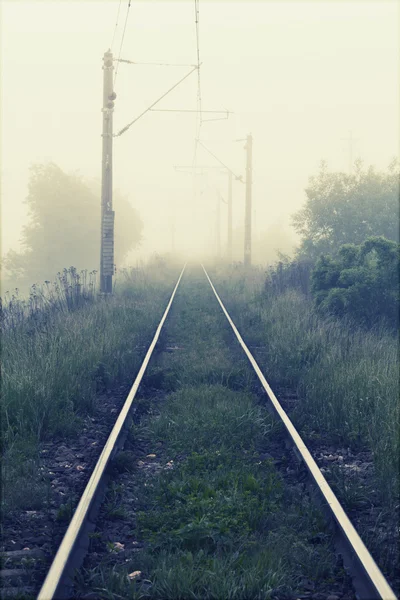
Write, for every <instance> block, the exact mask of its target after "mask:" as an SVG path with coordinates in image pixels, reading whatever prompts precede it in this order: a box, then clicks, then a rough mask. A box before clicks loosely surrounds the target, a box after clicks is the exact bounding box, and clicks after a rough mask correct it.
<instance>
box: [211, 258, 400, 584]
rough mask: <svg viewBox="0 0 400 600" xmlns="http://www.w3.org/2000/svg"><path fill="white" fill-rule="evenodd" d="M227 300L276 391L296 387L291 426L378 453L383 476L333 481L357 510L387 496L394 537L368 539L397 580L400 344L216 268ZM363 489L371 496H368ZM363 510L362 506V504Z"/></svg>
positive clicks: (253, 274) (364, 529)
mask: <svg viewBox="0 0 400 600" xmlns="http://www.w3.org/2000/svg"><path fill="white" fill-rule="evenodd" d="M210 276H211V279H212V280H213V283H214V285H215V286H216V289H217V291H218V293H219V294H220V295H221V298H222V300H223V302H224V303H225V305H226V307H227V309H228V311H230V314H231V316H232V318H233V320H234V321H235V323H236V325H237V327H238V329H239V331H240V332H241V333H242V335H243V337H244V340H245V342H246V343H248V344H249V345H251V346H258V347H260V348H259V349H258V350H257V349H256V350H255V351H254V354H255V356H256V359H257V361H258V363H259V365H260V367H261V369H262V371H263V372H264V374H265V376H266V378H267V380H268V381H269V382H270V384H271V386H272V389H274V390H275V391H278V390H279V388H281V387H285V388H291V389H292V390H294V391H297V392H298V395H299V398H300V400H299V402H298V404H297V408H296V407H295V408H294V409H293V412H292V413H291V419H292V420H293V421H294V424H295V425H296V427H297V428H298V429H299V430H300V433H301V434H302V435H303V436H305V439H307V438H309V439H310V440H311V439H314V440H317V439H319V440H320V441H321V443H322V444H324V443H325V444H328V445H332V446H336V447H338V448H340V447H341V446H342V447H343V446H348V447H350V448H352V449H353V451H355V452H357V451H359V450H360V449H367V450H369V451H371V452H372V455H373V461H374V476H373V478H372V479H371V480H370V481H367V482H364V483H360V482H352V481H349V477H346V478H343V477H338V476H337V474H335V473H332V474H331V475H330V476H329V477H328V479H329V481H330V482H331V483H332V485H333V487H334V489H335V491H336V493H337V494H338V496H339V499H340V500H341V501H342V502H343V503H344V506H345V508H348V509H349V510H351V509H353V508H357V506H358V507H360V506H361V504H362V503H363V502H364V504H365V503H367V504H368V502H370V506H372V505H373V504H374V501H375V500H374V499H375V498H376V497H378V499H379V501H380V503H381V506H382V511H381V514H380V515H379V519H381V518H383V519H384V522H385V523H386V529H387V530H388V531H389V530H390V531H391V532H392V534H393V535H392V534H391V537H390V539H387V538H386V537H385V535H383V534H382V533H381V532H380V530H379V529H380V521H379V519H378V521H379V522H377V524H376V532H375V533H373V534H371V526H370V524H369V523H368V522H367V523H366V524H365V526H364V525H363V524H361V526H360V527H361V529H360V533H361V535H362V537H363V538H364V539H365V542H366V543H367V545H368V547H369V548H370V550H371V552H372V553H373V555H374V557H375V559H376V560H377V561H378V563H379V564H380V566H381V568H383V569H386V572H387V573H389V574H390V573H391V574H392V576H394V569H395V563H396V561H397V558H396V557H398V545H397V544H398V540H397V538H396V534H395V532H396V531H397V525H398V523H397V524H396V522H397V516H396V515H397V512H396V511H398V499H399V456H400V447H399V430H400V429H399V403H398V400H399V354H398V338H396V336H395V335H393V333H392V332H391V331H388V330H386V329H385V328H383V327H381V328H379V327H376V328H374V329H371V330H365V329H360V328H358V327H357V326H355V325H354V324H353V323H351V322H350V321H347V322H346V321H343V320H341V321H339V320H335V319H333V318H330V319H329V318H321V317H319V316H318V315H316V314H315V312H314V310H313V307H312V304H311V301H309V300H307V299H306V298H305V297H304V296H303V295H301V294H300V293H299V292H296V291H294V290H289V291H286V292H285V293H283V294H281V295H279V294H271V293H268V290H267V289H266V288H265V287H264V280H265V276H264V274H263V273H262V272H260V271H257V270H254V271H250V273H249V274H245V273H244V272H243V271H242V270H240V269H236V270H235V269H232V270H231V272H230V273H229V272H227V271H226V270H225V271H224V272H222V271H220V272H218V271H217V270H214V272H211V274H210ZM361 488H362V489H361ZM360 503H361V504H360Z"/></svg>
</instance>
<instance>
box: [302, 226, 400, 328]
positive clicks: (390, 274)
mask: <svg viewBox="0 0 400 600" xmlns="http://www.w3.org/2000/svg"><path fill="white" fill-rule="evenodd" d="M399 249H400V245H399V244H398V243H396V242H394V241H392V240H387V239H385V238H383V237H371V238H368V239H367V240H366V241H365V242H364V243H363V244H360V245H358V246H356V245H355V244H345V245H343V246H342V247H341V248H340V250H339V252H338V254H337V255H336V257H331V256H321V257H320V258H319V260H318V261H317V264H316V267H315V269H314V271H313V273H312V277H311V279H312V293H313V296H314V300H315V305H316V308H317V310H318V311H320V312H329V313H331V314H334V315H336V316H339V317H342V316H344V315H348V316H350V317H352V318H353V319H355V320H356V321H358V322H359V323H362V324H365V325H373V324H374V323H375V322H377V321H378V320H379V319H384V320H385V321H386V322H387V323H390V324H392V325H393V326H395V327H397V323H398V317H399Z"/></svg>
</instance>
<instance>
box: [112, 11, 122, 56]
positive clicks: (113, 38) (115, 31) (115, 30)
mask: <svg viewBox="0 0 400 600" xmlns="http://www.w3.org/2000/svg"><path fill="white" fill-rule="evenodd" d="M121 2H122V0H119V4H118V12H117V20H116V23H115V28H114V34H113V37H112V41H111V46H110V48H111V51H112V49H113V45H114V40H115V34H116V33H117V29H118V21H119V13H120V10H121Z"/></svg>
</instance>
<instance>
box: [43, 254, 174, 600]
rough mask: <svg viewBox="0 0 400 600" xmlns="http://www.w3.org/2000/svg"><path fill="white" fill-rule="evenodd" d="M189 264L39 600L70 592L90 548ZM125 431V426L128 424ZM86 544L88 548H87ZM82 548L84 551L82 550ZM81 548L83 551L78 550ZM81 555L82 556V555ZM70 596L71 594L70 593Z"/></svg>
mask: <svg viewBox="0 0 400 600" xmlns="http://www.w3.org/2000/svg"><path fill="white" fill-rule="evenodd" d="M185 268H186V264H185V265H184V267H183V269H182V271H181V274H180V275H179V278H178V281H177V283H176V285H175V288H174V291H173V292H172V294H171V297H170V300H169V302H168V305H167V308H166V309H165V312H164V314H163V316H162V319H161V321H160V323H159V325H158V327H157V330H156V332H155V334H154V338H153V341H152V342H151V344H150V346H149V349H148V350H147V353H146V356H145V358H144V361H143V363H142V366H141V367H140V370H139V373H138V374H137V376H136V379H135V381H134V383H133V385H132V387H131V389H130V392H129V394H128V396H127V398H126V400H125V402H124V405H123V407H122V409H121V412H120V413H119V415H118V418H117V420H116V422H115V425H114V427H113V429H112V431H111V433H110V435H109V437H108V439H107V442H106V444H105V446H104V448H103V451H102V453H101V455H100V457H99V459H98V461H97V463H96V466H95V467H94V470H93V473H92V475H91V477H90V479H89V482H88V484H87V485H86V488H85V490H84V492H83V494H82V496H81V499H80V501H79V504H78V506H77V508H76V511H75V513H74V515H73V517H72V519H71V522H70V524H69V526H68V529H67V531H66V533H65V535H64V538H63V540H62V542H61V544H60V547H59V549H58V551H57V554H56V556H55V558H54V560H53V562H52V564H51V567H50V569H49V572H48V574H47V576H46V579H45V581H44V583H43V585H42V588H41V590H40V592H39V596H38V599H37V600H52V599H53V598H54V599H56V598H57V599H59V598H64V597H65V595H66V594H67V593H68V588H69V587H70V586H71V585H72V576H73V570H74V569H76V568H77V567H78V566H80V564H81V562H82V560H83V557H84V554H85V553H86V549H87V545H88V544H87V540H85V539H84V538H85V536H87V533H88V531H89V530H91V529H93V527H94V523H93V511H96V510H97V509H98V507H99V504H100V500H101V498H100V499H99V492H100V491H101V487H102V483H103V481H104V476H105V474H106V468H107V465H108V463H109V461H110V459H111V458H112V457H113V455H114V454H115V452H116V450H117V449H118V443H119V442H120V440H121V438H122V437H123V430H124V425H125V424H126V422H127V417H128V415H129V412H130V409H131V407H132V402H133V400H134V398H135V396H136V393H137V391H138V388H139V385H140V383H141V381H142V378H143V375H144V373H145V371H146V368H147V365H148V364H149V361H150V358H151V356H152V353H153V350H154V348H155V345H156V343H157V341H158V338H159V337H160V333H161V329H162V327H163V325H164V323H165V320H166V318H167V316H168V313H169V310H170V308H171V305H172V302H173V300H174V297H175V294H176V291H177V289H178V286H179V284H180V281H181V279H182V276H183V273H184V271H185ZM125 433H127V431H126V427H125ZM85 545H86V547H85ZM82 548H83V551H82ZM79 550H81V552H79ZM79 554H80V556H79ZM67 597H70V596H67Z"/></svg>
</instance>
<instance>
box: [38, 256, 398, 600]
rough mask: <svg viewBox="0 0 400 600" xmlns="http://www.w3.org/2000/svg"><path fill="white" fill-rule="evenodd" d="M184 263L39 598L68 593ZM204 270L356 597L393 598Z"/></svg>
mask: <svg viewBox="0 0 400 600" xmlns="http://www.w3.org/2000/svg"><path fill="white" fill-rule="evenodd" d="M185 267H186V265H185V266H184V267H183V269H182V272H181V273H180V276H179V278H178V281H177V283H176V285H175V288H174V290H173V292H172V295H171V297H170V300H169V302H168V305H167V307H166V309H165V312H164V314H163V316H162V319H161V321H160V323H159V325H158V327H157V330H156V333H155V335H154V338H153V341H152V342H151V344H150V347H149V349H148V351H147V353H146V356H145V358H144V361H143V363H142V366H141V368H140V370H139V373H138V375H137V377H136V379H135V381H134V383H133V385H132V387H131V389H130V392H129V394H128V396H127V398H126V400H125V402H124V404H123V407H122V409H121V411H120V413H119V416H118V418H117V420H116V422H115V425H114V427H113V429H112V431H111V433H110V435H109V437H108V439H107V442H106V444H105V446H104V448H103V450H102V452H101V455H100V457H99V458H98V460H97V463H96V466H95V468H94V470H93V473H92V475H91V477H90V480H89V482H88V484H87V486H86V488H85V490H84V492H83V494H82V496H81V499H80V501H79V504H78V506H77V508H76V510H75V513H74V515H73V517H72V519H71V522H70V524H69V527H68V529H67V531H66V533H65V535H64V538H63V540H62V542H61V544H60V547H59V549H58V551H57V554H56V556H55V558H54V561H53V563H52V565H51V567H50V570H49V572H48V574H47V577H46V579H45V581H44V583H43V586H42V589H41V591H40V593H39V596H38V600H52V599H59V598H68V597H69V590H70V588H71V586H72V578H73V574H74V570H75V569H76V568H78V567H79V566H80V565H81V563H82V561H83V559H84V557H85V554H86V552H87V549H88V545H89V533H90V532H91V531H93V529H94V527H95V519H96V516H97V513H98V510H99V507H100V504H101V501H102V498H103V495H104V491H105V488H106V484H107V465H108V464H109V462H110V460H111V459H112V458H113V457H114V456H115V454H116V453H117V452H118V451H119V450H120V449H121V448H122V447H123V445H124V442H125V440H126V436H127V432H128V429H129V426H130V423H131V416H130V411H131V407H132V403H133V400H134V399H135V396H136V393H137V391H138V389H139V386H140V383H141V381H142V379H143V376H144V374H145V371H146V369H147V366H148V364H149V362H150V359H151V356H152V353H153V350H154V348H155V346H156V344H157V341H158V339H159V336H160V333H161V330H162V328H163V326H164V323H165V321H166V319H167V317H168V314H169V311H170V308H171V306H172V303H173V301H174V298H175V294H176V292H177V289H178V287H179V284H180V282H181V279H182V277H183V274H184V271H185ZM203 270H204V274H205V276H206V278H207V280H208V282H209V284H210V286H211V288H212V290H213V292H214V295H215V297H216V299H217V301H218V303H219V305H220V307H221V309H222V311H223V313H224V314H225V316H226V318H227V320H228V322H229V324H230V326H231V328H232V330H233V332H234V334H235V336H236V338H237V340H238V342H239V344H240V345H241V347H242V349H243V351H244V352H245V354H246V356H247V358H248V359H249V361H250V364H251V366H252V367H253V369H254V371H255V373H256V374H257V377H258V379H259V380H260V383H261V385H262V387H263V389H264V390H265V392H266V394H267V397H268V400H269V403H268V407H269V408H270V409H271V410H272V411H273V412H274V413H275V414H276V416H277V418H278V419H280V420H281V421H282V423H283V425H284V427H285V432H286V435H287V438H288V440H289V442H290V444H291V446H292V447H293V450H294V452H295V454H296V456H297V457H298V459H299V460H300V461H302V462H303V463H304V465H305V466H306V469H307V472H308V475H309V481H310V485H311V486H312V487H313V488H314V489H315V490H317V492H318V495H319V498H320V501H321V505H322V508H323V509H324V512H325V514H326V515H327V517H328V518H329V519H330V520H331V522H332V524H333V526H334V528H335V534H336V535H335V538H336V539H335V544H336V547H337V550H338V552H339V553H340V554H341V555H342V557H343V561H344V564H345V566H346V568H347V569H348V570H349V572H350V574H351V576H352V579H353V585H354V589H355V591H356V594H357V596H358V598H360V600H371V599H372V598H374V599H377V600H378V599H382V600H395V599H396V596H395V594H394V593H393V591H392V590H391V588H390V586H389V584H388V583H387V581H386V579H385V577H384V576H383V574H382V573H381V571H380V569H379V567H378V566H377V565H376V563H375V561H374V560H373V558H372V556H371V555H370V553H369V551H368V549H367V548H366V546H365V545H364V543H363V542H362V540H361V538H360V537H359V535H358V533H357V531H356V530H355V528H354V527H353V525H352V523H351V521H350V520H349V518H348V517H347V515H346V513H345V511H344V510H343V508H342V506H341V504H340V503H339V501H338V499H337V498H336V496H335V494H334V493H333V491H332V489H331V488H330V486H329V484H328V482H327V481H326V479H325V477H324V476H323V474H322V473H321V471H320V469H319V468H318V466H317V464H316V462H315V461H314V459H313V458H312V456H311V454H310V452H309V450H308V449H307V447H306V445H305V444H304V442H303V441H302V439H301V437H300V435H299V433H298V432H297V430H296V428H295V427H294V425H293V424H292V422H291V420H290V419H289V417H288V415H287V414H286V412H285V411H284V410H283V408H282V406H281V405H280V403H279V401H278V400H277V398H276V396H275V394H274V392H273V391H272V389H271V388H270V386H269V384H268V382H267V380H266V379H265V377H264V375H263V374H262V372H261V370H260V368H259V366H258V364H257V362H256V360H255V359H254V357H253V355H252V354H251V352H250V350H249V349H248V347H247V346H246V344H245V342H244V341H243V339H242V337H241V335H240V333H239V331H238V330H237V328H236V326H235V324H234V323H233V321H232V319H231V317H230V316H229V313H228V311H227V310H226V308H225V306H224V305H223V303H222V301H221V299H220V297H219V295H218V293H217V291H216V289H215V287H214V285H213V283H212V281H211V279H210V277H209V275H208V273H207V271H206V269H205V268H204V266H203Z"/></svg>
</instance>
